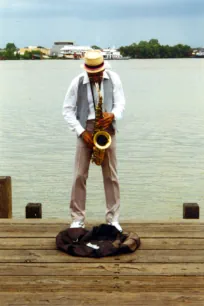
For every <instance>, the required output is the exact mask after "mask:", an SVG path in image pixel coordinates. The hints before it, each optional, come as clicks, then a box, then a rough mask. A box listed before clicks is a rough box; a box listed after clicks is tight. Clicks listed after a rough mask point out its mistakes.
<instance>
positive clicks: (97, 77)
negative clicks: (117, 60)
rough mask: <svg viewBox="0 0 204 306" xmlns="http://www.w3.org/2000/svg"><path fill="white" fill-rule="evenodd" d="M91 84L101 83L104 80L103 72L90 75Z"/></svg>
mask: <svg viewBox="0 0 204 306" xmlns="http://www.w3.org/2000/svg"><path fill="white" fill-rule="evenodd" d="M88 76H89V80H90V82H91V83H100V82H101V81H102V79H103V71H100V72H97V73H88Z"/></svg>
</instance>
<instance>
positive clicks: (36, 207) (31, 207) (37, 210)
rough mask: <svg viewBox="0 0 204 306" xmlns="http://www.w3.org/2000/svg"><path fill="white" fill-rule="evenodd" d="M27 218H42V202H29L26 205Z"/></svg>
mask: <svg viewBox="0 0 204 306" xmlns="http://www.w3.org/2000/svg"><path fill="white" fill-rule="evenodd" d="M25 214H26V218H42V204H41V203H28V204H27V205H26V211H25Z"/></svg>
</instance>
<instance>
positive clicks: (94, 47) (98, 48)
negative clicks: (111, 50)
mask: <svg viewBox="0 0 204 306" xmlns="http://www.w3.org/2000/svg"><path fill="white" fill-rule="evenodd" d="M91 48H92V49H95V50H101V48H100V47H98V46H95V45H93V46H91Z"/></svg>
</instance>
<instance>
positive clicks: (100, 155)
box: [91, 83, 111, 166]
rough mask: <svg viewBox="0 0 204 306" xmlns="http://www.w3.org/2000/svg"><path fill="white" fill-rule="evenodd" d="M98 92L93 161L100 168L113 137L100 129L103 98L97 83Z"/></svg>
mask: <svg viewBox="0 0 204 306" xmlns="http://www.w3.org/2000/svg"><path fill="white" fill-rule="evenodd" d="M95 86H96V90H97V92H98V97H99V101H98V104H97V106H96V113H95V116H96V118H95V124H94V132H93V143H94V146H93V152H92V157H91V160H92V162H93V163H95V164H96V165H97V166H100V165H101V164H102V162H103V160H104V156H105V150H106V149H107V148H108V147H109V146H110V145H111V136H110V134H109V133H108V132H106V131H104V130H103V128H102V127H99V120H100V119H102V118H103V97H102V95H101V92H100V88H99V84H98V83H95Z"/></svg>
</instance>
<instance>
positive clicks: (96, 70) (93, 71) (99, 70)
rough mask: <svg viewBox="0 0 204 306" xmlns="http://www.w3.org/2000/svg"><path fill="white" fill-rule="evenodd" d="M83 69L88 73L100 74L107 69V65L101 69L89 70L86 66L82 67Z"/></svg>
mask: <svg viewBox="0 0 204 306" xmlns="http://www.w3.org/2000/svg"><path fill="white" fill-rule="evenodd" d="M81 68H83V69H84V70H86V71H87V72H88V73H98V72H101V71H103V70H104V69H105V65H104V64H103V65H102V66H101V67H100V68H96V69H94V68H92V69H89V68H87V67H86V66H85V65H84V64H82V65H81Z"/></svg>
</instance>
